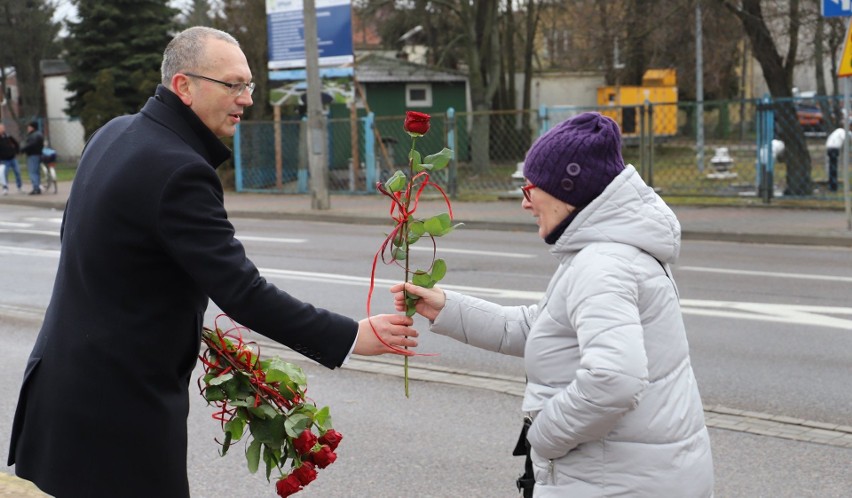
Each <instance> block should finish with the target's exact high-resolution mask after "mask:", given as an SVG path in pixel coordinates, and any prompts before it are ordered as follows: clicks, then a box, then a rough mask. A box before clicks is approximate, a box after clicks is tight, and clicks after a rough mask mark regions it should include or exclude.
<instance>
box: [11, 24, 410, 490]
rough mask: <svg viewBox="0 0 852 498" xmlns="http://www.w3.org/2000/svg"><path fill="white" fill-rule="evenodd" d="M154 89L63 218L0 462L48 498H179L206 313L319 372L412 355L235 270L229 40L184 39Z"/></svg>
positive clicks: (236, 88)
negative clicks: (223, 174) (224, 176)
mask: <svg viewBox="0 0 852 498" xmlns="http://www.w3.org/2000/svg"><path fill="white" fill-rule="evenodd" d="M161 76H162V77H161V81H162V84H161V85H159V86H158V87H157V89H156V93H155V94H154V96H153V97H151V98H150V99H148V102H147V103H146V104H145V105H144V107H143V108H142V110H141V111H140V112H139V113H137V114H133V115H125V116H120V117H117V118H115V119H113V120H111V121H110V122H108V123H107V124H105V125H104V126H103V127H101V128H100V129H99V130H98V131H96V132H95V133H94V134H93V135H92V137H91V138H90V139H89V142H88V144H87V145H86V148H85V150H84V151H83V155H82V157H81V158H80V163H79V165H78V168H77V172H76V174H75V177H74V183H73V187H72V189H71V193H70V195H69V198H68V202H67V204H66V209H65V213H64V215H63V218H62V224H61V228H60V237H61V239H60V240H61V251H60V257H59V267H58V270H57V276H56V281H55V283H54V287H53V294H52V296H51V299H50V304H49V305H48V308H47V312H46V314H45V318H44V323H43V324H42V327H41V331H40V332H39V335H38V338H37V339H36V343H35V346H34V347H33V350H32V353H31V354H30V358H29V361H28V363H27V368H26V371H25V373H24V380H23V384H22V386H21V392H20V396H19V399H18V407H17V410H16V412H15V419H14V422H13V426H12V436H11V444H10V449H9V459H8V464H9V465H12V464H14V465H15V473H16V474H17V475H18V476H20V477H22V478H24V479H28V480H30V481H33V482H34V483H35V484H36V485H37V486H38V487H39V488H41V489H42V490H43V491H44V492H46V493H48V494H50V495H52V496H57V497H87V498H99V497H103V498H107V497H110V498H111V497H115V496H121V497H122V498H133V497H150V496H167V497H169V498H186V497H188V496H189V495H190V490H189V481H188V478H187V467H186V458H187V426H186V423H187V416H188V413H189V384H190V378H191V376H192V372H193V369H194V367H195V365H196V362H197V360H198V354H199V349H200V343H201V333H202V327H203V322H204V313H205V310H206V309H207V303H208V302H209V300H212V301H213V302H215V303H216V304H217V305H218V306H219V308H221V309H222V310H223V311H224V312H225V313H227V314H228V315H230V317H232V318H233V319H234V320H235V321H236V322H237V323H239V324H241V325H243V326H245V327H247V328H250V329H252V330H255V331H257V332H259V333H261V334H263V335H265V336H267V337H269V338H271V339H273V340H275V341H278V342H280V343H282V344H284V345H286V346H289V347H291V348H292V349H293V350H295V351H297V352H299V353H301V354H302V355H304V356H306V357H308V358H311V359H313V360H315V361H317V362H318V363H320V364H322V365H323V366H325V367H327V368H337V367H339V366H340V365H341V364H342V363H343V362H344V361H346V359H347V358H349V356H350V355H351V354H358V355H377V354H384V353H393V352H395V349H394V348H403V347H415V346H416V345H417V341H416V340H415V337H416V336H417V331H416V330H414V329H413V328H411V327H410V325H411V324H412V322H413V320H412V318H410V317H406V316H404V315H399V314H386V315H376V316H373V317H370V318H364V319H362V320H360V321H355V320H353V319H351V318H349V317H346V316H343V315H340V314H337V313H333V312H331V311H328V310H324V309H319V308H316V307H314V306H312V305H311V304H308V303H305V302H302V301H300V300H298V299H297V298H295V297H293V296H291V295H289V294H287V293H286V292H284V291H282V290H280V289H278V288H277V287H275V286H274V285H272V284H271V283H269V282H267V281H266V279H264V278H263V277H261V276H260V273H259V272H258V269H257V267H256V266H255V265H254V263H252V261H251V260H249V259H248V257H247V256H246V252H245V249H244V248H243V245H242V244H241V243H240V241H239V240H237V238H236V237H235V235H234V227H233V225H232V224H231V223H230V221H229V220H228V215H227V212H226V210H225V207H224V199H223V192H222V184H221V182H220V181H219V177H218V176H217V174H216V167H217V166H218V165H220V164H221V163H222V162H224V161H225V160H227V159H228V158H229V157H230V155H231V151H230V150H229V149H228V148H227V147H226V146H225V144H224V143H222V141H221V140H220V139H221V138H222V137H231V136H233V135H234V134H235V132H236V127H237V125H238V124H239V123H240V121H241V120H242V117H243V111H244V110H245V108H246V107H248V106H250V105H252V103H253V101H252V96H251V94H252V90H254V83H252V73H251V70H250V69H249V66H248V62H247V61H246V57H245V55H244V54H243V52H242V50H241V49H240V46H239V44H238V43H237V40H235V39H234V38H233V37H232V36H231V35H229V34H227V33H225V32H222V31H219V30H215V29H212V28H205V27H194V28H189V29H187V30H185V31H182V32H181V33H178V34H177V35H176V36H175V37H174V38H173V39H172V40H171V42H170V43H169V44H168V45H167V47H166V49H165V52H164V54H163V61H162V66H161ZM40 152H41V148H39V153H40ZM406 336H410V337H406ZM379 337H381V339H380V338H379ZM382 341H384V342H382ZM386 344H389V345H390V346H392V347H388V346H387V345H386ZM231 494H232V495H233V496H239V495H240V493H239V491H238V490H233V492H232V493H231Z"/></svg>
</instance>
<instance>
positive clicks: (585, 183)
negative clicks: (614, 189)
mask: <svg viewBox="0 0 852 498" xmlns="http://www.w3.org/2000/svg"><path fill="white" fill-rule="evenodd" d="M623 169H624V159H622V158H621V132H620V131H619V129H618V124H617V123H616V122H615V121H613V120H612V119H610V118H608V117H606V116H602V115H600V114H598V113H594V112H585V113H583V114H579V115H577V116H574V117H573V118H571V119H569V120H567V121H563V122H561V123H559V124H558V125H556V126H555V127H554V128H553V129H551V130H549V131H548V132H547V133H545V134H544V135H542V136H541V137H539V139H538V140H536V142H535V143H534V144H533V146H532V147H531V148H530V150H529V152H528V153H527V157H526V159H525V160H524V176H525V177H526V179H527V180H529V182H530V183H532V184H533V185H535V186H536V187H538V188H540V189H542V190H544V191H545V192H547V193H548V194H550V195H552V196H553V197H555V198H557V199H559V200H561V201H563V202H566V203H568V204H571V205H572V206H574V207H577V208H583V207H585V206H586V205H587V204H588V203H590V202H592V200H594V198H595V197H597V196H599V195H600V194H601V192H603V191H604V189H605V188H606V186H607V185H609V183H610V182H611V181H612V179H613V178H615V177H616V176H618V174H619V173H621V171H622V170H623Z"/></svg>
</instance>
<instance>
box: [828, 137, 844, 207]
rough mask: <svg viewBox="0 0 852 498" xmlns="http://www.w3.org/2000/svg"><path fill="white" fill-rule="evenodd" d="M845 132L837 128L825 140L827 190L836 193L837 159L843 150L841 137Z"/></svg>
mask: <svg viewBox="0 0 852 498" xmlns="http://www.w3.org/2000/svg"><path fill="white" fill-rule="evenodd" d="M844 135H846V130H844V129H843V128H838V129H836V130H834V131H833V132H831V133H830V134H829V135H828V138H826V139H825V153H826V155H827V156H828V190H830V191H831V192H837V158H838V157H840V151H841V150H843V137H844Z"/></svg>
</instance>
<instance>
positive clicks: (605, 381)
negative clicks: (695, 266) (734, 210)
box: [391, 113, 714, 498]
mask: <svg viewBox="0 0 852 498" xmlns="http://www.w3.org/2000/svg"><path fill="white" fill-rule="evenodd" d="M524 176H525V177H526V180H527V184H526V186H524V187H523V189H522V192H523V194H524V199H523V201H522V204H521V206H522V207H523V209H526V210H528V211H529V212H530V213H531V214H532V216H533V217H535V218H536V219H537V221H538V227H539V230H538V234H539V236H541V238H543V239H544V241H545V242H546V243H547V244H548V245H550V252H551V253H552V254H553V255H554V256H555V257H556V258H557V260H558V262H559V265H558V268H557V269H556V272H555V273H554V275H553V277H552V278H551V281H550V284H549V285H548V286H547V291H546V292H545V295H544V297H543V298H542V299H541V301H539V303H538V304H536V305H530V306H501V305H498V304H495V303H491V302H488V301H485V300H483V299H479V298H476V297H472V296H467V295H464V294H460V293H458V292H453V291H450V290H444V289H441V288H439V287H434V288H431V289H427V288H423V287H418V286H416V285H414V284H411V283H405V284H397V285H395V286H393V287H392V288H391V291H392V292H394V293H395V295H394V302H395V306H396V309H397V310H400V311H402V310H404V309H405V306H406V305H405V295H406V293H407V294H408V295H410V296H417V297H419V299H418V300H417V301H416V311H417V313H419V314H420V315H422V316H424V317H426V318H428V319H429V320H430V329H431V330H432V331H433V332H436V333H438V334H442V335H446V336H449V337H452V338H454V339H457V340H459V341H461V342H464V343H467V344H470V345H472V346H476V347H479V348H482V349H486V350H490V351H495V352H499V353H502V354H507V355H513V356H522V357H524V364H525V369H526V375H527V386H526V390H525V394H524V399H523V405H522V410H523V411H524V412H526V414H527V416H528V417H529V421H530V422H529V423H528V425H525V430H526V432H525V436H522V438H521V441H519V446H520V448H516V452H517V450H518V449H520V450H521V453H523V452H524V451H523V450H526V458H527V465H526V470H527V472H526V473H525V474H524V475H523V476H522V477H521V479H519V480H518V485H519V489H521V488H522V489H524V491H525V496H533V495H534V496H536V497H565V496H571V497H574V498H578V497H592V496H594V497H598V496H642V497H661V496H688V497H707V496H711V495H712V494H713V483H714V478H713V460H712V456H711V449H710V438H709V434H708V432H707V428H706V426H705V422H704V412H703V406H702V402H701V397H700V395H699V392H698V387H697V383H696V380H695V376H694V375H693V371H692V366H691V363H690V355H689V346H688V343H687V337H686V330H685V327H684V323H683V317H682V314H681V309H680V304H679V298H678V293H677V288H676V286H675V282H674V280H673V278H672V273H671V269H670V267H669V265H670V264H672V263H674V262H675V261H676V259H677V257H678V255H679V252H680V242H681V241H680V235H681V233H680V224H679V222H678V220H677V218H676V217H675V214H674V212H672V210H671V209H670V208H669V207H668V206H667V205H666V204H665V203H664V202H663V200H662V199H661V198H660V197H659V196H658V195H657V194H656V193H655V192H654V190H653V189H651V188H649V187H648V186H647V185H646V184H645V183H644V182H643V181H642V178H641V177H640V176H639V174H638V173H637V172H636V169H635V168H634V167H633V166H631V165H626V166H625V164H624V162H623V159H622V156H621V134H620V132H619V129H618V125H617V124H616V123H615V121H613V120H612V119H610V118H608V117H605V116H602V115H600V114H596V113H584V114H580V115H578V116H576V117H574V118H572V119H569V120H567V121H564V122H562V123H560V124H559V125H557V126H556V127H554V128H553V129H552V130H550V131H548V132H547V133H545V134H544V135H542V136H541V137H540V138H539V139H538V140H537V141H536V142H535V143H534V144H533V146H532V147H531V149H530V150H529V152H528V154H527V156H526V159H525V162H524ZM522 434H524V432H522ZM525 445H526V448H525V447H524V446H525ZM516 454H517V453H516ZM533 484H534V486H533ZM533 490H534V491H533Z"/></svg>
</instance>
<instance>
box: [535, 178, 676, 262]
mask: <svg viewBox="0 0 852 498" xmlns="http://www.w3.org/2000/svg"><path fill="white" fill-rule="evenodd" d="M596 242H617V243H621V244H627V245H631V246H634V247H637V248H639V249H641V250H643V251H645V252H647V253H649V254H651V255H652V256H654V257H655V258H657V259H658V260H660V261H662V262H664V263H669V264H673V263H675V262H676V261H677V258H678V256H679V255H680V223H679V222H678V220H677V217H676V216H675V214H674V212H673V211H672V210H671V209H670V208H669V207H668V206H667V205H666V203H665V202H664V201H663V200H662V199H661V198H660V196H659V195H657V193H656V192H654V190H653V189H652V188H651V187H649V186H648V185H646V184H645V182H644V181H643V180H642V178H641V177H640V176H639V173H637V172H636V168H634V167H633V166H632V165H629V164H628V165H627V166H626V167H625V168H624V171H622V172H621V173H620V174H619V175H618V176H617V177H615V179H614V180H613V181H612V182H611V183H610V184H609V185H608V186H607V188H606V189H604V191H603V192H602V193H601V195H599V196H598V197H597V198H596V199H595V200H593V201H592V202H591V203H589V205H588V206H586V207H585V208H584V209H583V210H582V211H581V212H580V213H579V214H578V215H577V217H576V218H574V220H573V221H572V222H571V224H570V225H568V227H567V228H566V229H565V232H564V233H563V234H562V236H561V237H560V238H559V240H558V241H557V242H556V244H555V245H554V246H553V248H551V252H552V253H553V254H554V255H556V256H557V257H559V258H560V259H561V258H564V257H565V256H566V255H569V254H572V253H575V252H577V251H579V250H581V249H583V248H584V247H586V246H588V245H589V244H592V243H596Z"/></svg>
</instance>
